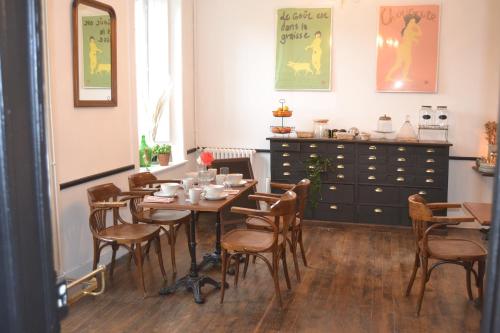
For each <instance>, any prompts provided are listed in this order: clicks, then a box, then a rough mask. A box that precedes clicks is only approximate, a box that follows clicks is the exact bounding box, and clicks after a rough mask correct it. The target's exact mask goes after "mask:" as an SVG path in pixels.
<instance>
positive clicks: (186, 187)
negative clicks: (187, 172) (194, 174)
mask: <svg viewBox="0 0 500 333" xmlns="http://www.w3.org/2000/svg"><path fill="white" fill-rule="evenodd" d="M193 185H194V179H193V178H184V179H183V180H182V187H183V188H184V191H188V190H189V189H190V188H191V187H193Z"/></svg>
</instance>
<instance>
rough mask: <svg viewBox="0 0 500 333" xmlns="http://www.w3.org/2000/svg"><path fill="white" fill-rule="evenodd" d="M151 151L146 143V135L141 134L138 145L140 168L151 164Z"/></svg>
mask: <svg viewBox="0 0 500 333" xmlns="http://www.w3.org/2000/svg"><path fill="white" fill-rule="evenodd" d="M152 155H153V151H152V150H151V148H150V147H149V146H148V144H147V143H146V136H145V135H143V136H142V138H141V146H140V147H139V166H140V167H141V168H144V167H150V166H151V156H152Z"/></svg>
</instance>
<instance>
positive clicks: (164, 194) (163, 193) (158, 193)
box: [153, 191, 177, 198]
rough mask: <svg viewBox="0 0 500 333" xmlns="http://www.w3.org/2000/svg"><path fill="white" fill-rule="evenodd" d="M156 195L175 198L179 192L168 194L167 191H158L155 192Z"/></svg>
mask: <svg viewBox="0 0 500 333" xmlns="http://www.w3.org/2000/svg"><path fill="white" fill-rule="evenodd" d="M153 195H154V196H155V197H164V198H175V197H176V196H177V193H176V194H174V195H167V194H166V193H165V192H162V191H158V192H155V193H153Z"/></svg>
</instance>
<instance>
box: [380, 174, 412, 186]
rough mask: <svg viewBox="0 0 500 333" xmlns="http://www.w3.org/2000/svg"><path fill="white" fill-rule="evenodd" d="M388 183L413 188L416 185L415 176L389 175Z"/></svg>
mask: <svg viewBox="0 0 500 333" xmlns="http://www.w3.org/2000/svg"><path fill="white" fill-rule="evenodd" d="M387 182H388V183H389V184H392V185H398V186H411V185H413V184H414V183H415V176H414V175H388V176H387Z"/></svg>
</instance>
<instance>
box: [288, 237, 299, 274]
mask: <svg viewBox="0 0 500 333" xmlns="http://www.w3.org/2000/svg"><path fill="white" fill-rule="evenodd" d="M287 242H288V245H289V247H290V252H291V253H292V258H293V265H294V267H295V276H296V277H297V281H298V282H300V270H299V259H298V258H297V244H298V233H297V232H296V231H292V239H291V240H290V239H287Z"/></svg>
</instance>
